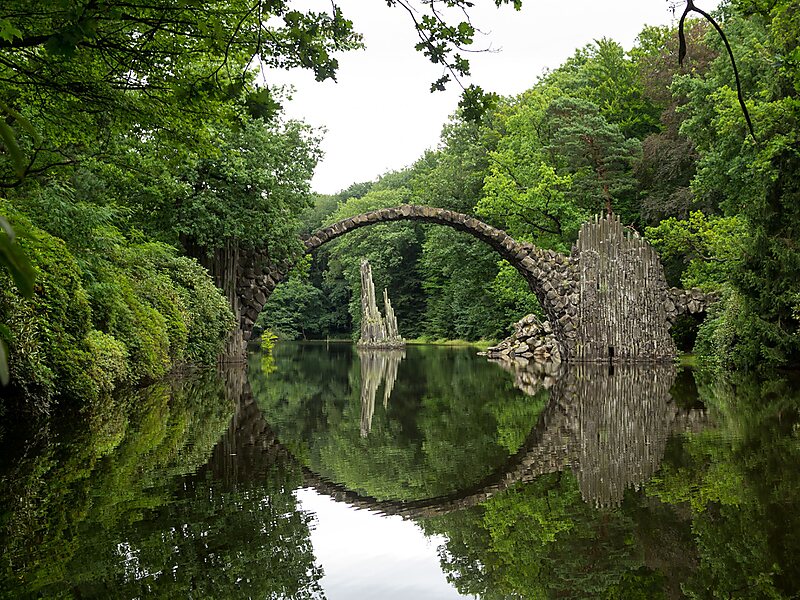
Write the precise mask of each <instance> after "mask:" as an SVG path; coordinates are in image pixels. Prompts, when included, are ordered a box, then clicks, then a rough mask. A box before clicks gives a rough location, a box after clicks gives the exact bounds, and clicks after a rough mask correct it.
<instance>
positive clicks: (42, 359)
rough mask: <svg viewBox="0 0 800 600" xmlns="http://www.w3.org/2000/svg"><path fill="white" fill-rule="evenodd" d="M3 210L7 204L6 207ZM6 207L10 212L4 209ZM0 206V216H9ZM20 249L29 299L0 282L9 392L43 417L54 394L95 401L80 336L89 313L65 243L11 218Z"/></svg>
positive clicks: (0, 315)
mask: <svg viewBox="0 0 800 600" xmlns="http://www.w3.org/2000/svg"><path fill="white" fill-rule="evenodd" d="M6 206H7V205H6ZM8 208H10V207H8ZM8 208H6V207H5V206H4V212H6V214H10V213H9V210H8ZM11 218H12V222H13V223H14V226H15V228H16V230H17V231H18V232H19V233H20V238H19V240H20V244H21V247H22V249H23V250H25V252H26V253H27V255H28V256H29V258H30V260H31V263H32V265H33V267H34V268H35V269H36V272H37V283H36V285H35V287H34V293H33V295H32V296H31V298H30V299H26V298H24V297H22V296H21V295H20V294H18V293H17V290H16V288H15V286H14V285H13V283H12V281H11V280H10V278H9V276H8V275H7V274H5V273H0V278H4V279H5V283H4V284H3V285H2V286H0V322H3V323H5V324H6V326H7V327H8V330H9V334H10V335H9V337H10V346H9V366H10V375H11V384H12V391H11V394H10V395H11V397H13V396H14V390H16V391H17V392H23V393H24V395H25V396H26V397H27V398H28V399H29V400H30V402H31V406H32V407H33V408H34V410H37V411H41V412H47V411H49V409H50V406H51V404H52V402H53V399H54V397H55V396H56V395H57V394H61V395H64V396H67V397H72V398H84V399H85V400H87V401H92V400H93V399H96V398H97V396H98V388H97V383H96V382H95V381H93V380H92V379H91V377H90V376H89V374H88V372H87V371H86V370H85V369H86V367H89V370H91V365H92V361H93V360H94V357H93V356H92V355H91V354H90V353H89V348H88V345H87V343H86V336H87V335H88V333H89V332H90V331H91V329H92V326H91V308H90V305H89V301H88V297H87V294H86V291H85V289H84V287H83V285H82V281H81V272H80V269H79V268H78V265H77V263H76V262H75V259H74V258H73V257H72V255H71V254H70V253H69V251H68V250H67V248H66V246H65V244H64V243H63V242H62V241H61V240H59V239H57V238H55V237H53V236H51V235H49V234H47V233H45V232H43V231H41V230H38V229H36V228H35V227H33V226H32V225H31V224H30V223H29V222H27V221H26V220H25V219H23V218H22V217H19V216H17V215H14V214H12V217H11Z"/></svg>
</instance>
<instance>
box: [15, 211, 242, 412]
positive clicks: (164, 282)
mask: <svg viewBox="0 0 800 600" xmlns="http://www.w3.org/2000/svg"><path fill="white" fill-rule="evenodd" d="M3 210H4V211H5V212H6V213H7V214H12V215H13V217H12V218H13V222H14V224H15V227H16V229H17V230H18V231H20V232H21V233H22V236H21V237H20V243H21V245H22V248H23V249H25V250H26V252H27V254H28V255H29V256H30V257H31V261H32V263H33V265H34V267H35V268H36V271H37V284H36V286H35V288H34V294H33V296H32V297H31V298H30V299H25V298H23V297H21V296H20V295H19V294H17V293H16V289H15V288H14V286H13V285H10V283H11V282H10V281H9V280H8V276H7V275H6V276H5V277H6V278H7V281H8V283H9V285H4V286H3V288H2V289H3V292H2V295H0V320H2V321H3V322H4V323H6V324H7V326H8V334H9V338H10V344H9V348H10V353H9V358H10V361H9V362H10V367H11V369H10V371H11V373H10V374H11V380H12V390H11V397H14V396H15V395H21V396H22V399H23V400H24V401H25V402H26V403H27V405H28V406H29V407H30V408H31V409H33V410H34V411H42V412H47V411H48V410H49V409H50V407H51V405H52V403H53V402H54V401H55V400H56V399H65V400H68V401H69V402H70V403H73V405H75V406H80V405H82V404H83V403H92V402H94V401H96V400H98V399H99V398H100V396H102V395H105V394H107V393H109V392H111V391H113V390H114V389H115V388H117V387H119V386H120V385H121V384H127V383H139V382H142V381H144V380H148V379H155V378H157V377H160V376H162V375H164V374H165V373H166V372H167V370H169V369H170V368H171V367H173V366H175V365H177V364H180V363H183V362H192V363H194V364H213V362H214V361H215V360H216V357H217V355H218V354H219V352H220V351H221V350H222V347H223V344H224V342H225V340H226V339H227V335H228V332H229V331H230V329H231V327H232V325H233V318H232V315H231V314H230V309H229V308H228V306H227V302H226V301H225V299H224V298H223V297H222V296H221V295H220V293H219V290H217V289H216V288H215V287H214V285H213V284H212V283H211V281H210V279H209V278H208V275H207V273H206V272H205V271H204V269H202V267H200V266H199V265H197V263H196V262H194V261H192V260H190V259H187V258H184V257H180V256H177V254H176V253H175V251H174V250H173V249H171V248H169V247H167V246H164V245H162V244H157V243H149V244H130V243H129V242H128V241H127V240H126V239H125V238H124V237H123V236H122V235H121V234H120V233H119V232H118V231H117V230H116V229H114V228H112V227H110V226H106V227H99V228H97V229H95V230H93V231H91V232H87V235H88V236H89V237H87V238H83V241H84V247H86V246H89V247H94V248H95V253H90V254H84V255H83V256H84V258H83V261H81V262H80V263H79V262H78V261H77V260H76V259H75V258H74V255H73V253H72V252H71V251H70V249H69V248H68V247H67V246H66V244H65V243H64V242H63V241H61V240H60V239H58V238H56V237H54V236H52V235H50V234H48V233H46V232H44V231H42V230H41V229H39V228H37V227H35V226H34V225H33V224H31V223H30V221H28V220H27V219H25V218H24V217H22V216H21V215H19V214H18V213H16V212H11V211H13V208H12V207H11V206H10V205H4V206H3ZM100 249H102V252H103V254H100V253H99V250H100Z"/></svg>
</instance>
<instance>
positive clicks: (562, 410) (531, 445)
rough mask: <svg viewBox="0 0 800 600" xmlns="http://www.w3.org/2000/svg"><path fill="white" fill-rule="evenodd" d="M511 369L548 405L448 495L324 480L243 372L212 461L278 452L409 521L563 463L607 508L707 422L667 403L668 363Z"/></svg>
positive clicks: (237, 467)
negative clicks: (269, 414)
mask: <svg viewBox="0 0 800 600" xmlns="http://www.w3.org/2000/svg"><path fill="white" fill-rule="evenodd" d="M515 377H516V383H517V386H518V387H520V388H521V389H523V391H525V392H526V393H536V392H537V391H538V390H539V389H541V387H542V386H545V387H547V386H550V398H549V402H548V404H547V406H546V407H545V409H544V410H543V411H542V413H541V414H540V415H539V417H538V420H537V422H536V423H535V424H534V425H533V427H532V429H531V430H530V433H529V434H528V435H527V437H526V439H525V441H524V442H523V443H522V445H521V446H520V448H519V449H518V450H517V452H516V453H515V454H514V455H513V456H510V457H509V458H508V459H507V460H506V461H505V463H503V464H502V465H500V466H499V467H498V468H496V469H495V471H494V472H493V473H491V474H489V475H487V476H486V477H485V478H484V479H483V480H481V481H478V482H476V483H475V484H474V485H472V486H470V487H468V488H466V489H462V490H458V491H456V492H453V493H451V494H447V495H442V496H436V497H432V498H424V499H420V500H414V501H403V500H392V499H377V498H374V497H371V496H369V495H365V494H362V493H359V492H357V491H354V490H351V489H348V488H347V487H346V486H344V485H342V484H338V483H335V482H332V481H329V480H327V479H326V478H324V477H322V476H321V475H319V474H318V473H315V472H314V471H312V470H311V469H309V468H308V467H307V466H304V465H302V463H300V462H299V461H298V460H297V459H296V458H295V457H294V456H293V455H292V454H291V452H290V451H289V450H288V449H287V448H286V447H285V446H284V445H283V444H282V443H281V441H280V440H279V439H278V437H277V435H276V433H275V432H274V431H273V430H272V428H271V427H270V425H269V424H268V422H267V420H266V419H265V417H264V415H263V414H262V413H261V410H260V408H259V407H258V405H257V403H256V402H255V400H254V398H253V396H252V393H251V392H250V390H249V386H248V385H247V382H246V375H243V376H242V377H241V378H240V379H242V380H243V381H244V386H243V388H242V393H241V394H240V395H239V396H238V398H239V402H238V405H237V411H236V415H235V417H234V419H233V421H232V422H231V425H230V428H229V431H228V435H227V436H226V437H225V440H224V441H223V442H222V443H221V444H219V445H218V447H217V448H215V451H214V457H213V458H212V461H211V462H210V464H211V465H212V469H214V470H215V471H217V472H216V476H217V477H223V478H225V479H236V478H237V477H242V476H248V477H253V476H258V475H259V474H260V473H266V472H267V471H268V467H269V465H270V464H272V463H273V462H275V461H276V460H283V461H287V460H288V461H290V462H292V463H295V464H298V465H299V466H300V468H301V470H302V472H303V485H304V486H305V487H310V488H313V489H314V490H315V491H316V492H318V493H320V494H323V495H326V496H329V497H331V498H333V499H334V500H336V501H338V502H344V503H347V504H348V505H350V506H353V507H355V508H361V509H365V510H370V511H374V512H379V513H381V514H386V515H399V516H402V517H403V518H409V519H417V518H425V517H432V516H437V515H442V514H447V513H449V512H453V511H457V510H462V509H465V508H469V507H472V506H475V505H477V504H480V503H482V502H485V501H486V500H487V499H489V498H490V497H491V496H493V495H494V494H496V493H499V492H502V491H503V490H506V489H508V488H510V487H512V486H515V485H517V484H520V483H526V482H530V481H533V480H534V479H536V478H537V477H540V476H541V475H544V474H546V473H554V472H563V471H566V470H571V471H572V472H573V473H575V475H576V477H577V480H578V485H579V487H580V490H581V495H582V497H583V499H584V500H585V501H587V502H589V503H592V504H594V505H595V506H601V507H610V506H617V505H619V504H620V502H621V501H622V499H623V495H624V492H625V490H626V489H628V488H638V487H639V486H640V485H641V484H643V483H645V482H646V481H648V480H649V479H650V478H651V477H652V476H653V475H654V474H655V473H656V471H657V470H658V468H659V466H660V464H661V460H662V459H663V456H664V452H665V449H666V444H667V439H668V438H669V436H670V435H672V434H675V433H682V432H686V431H694V432H697V431H699V430H701V429H702V428H704V427H705V426H706V425H707V424H708V421H707V416H706V413H705V411H704V410H684V409H681V408H679V407H678V406H677V405H676V404H675V403H674V402H673V400H672V397H671V395H670V388H671V387H672V385H673V384H674V382H675V379H676V371H675V368H674V367H673V366H672V365H653V366H652V367H649V368H647V369H643V368H641V367H636V366H633V365H620V366H618V367H616V368H615V369H613V372H610V371H609V368H608V367H606V366H604V365H589V364H586V365H572V366H566V367H561V368H560V369H559V370H558V371H557V372H552V371H547V372H543V371H534V370H532V369H531V368H528V369H524V370H522V371H520V372H517V373H515ZM231 457H235V459H232V458H231ZM234 460H235V461H238V462H237V463H236V464H234V463H233V461H234ZM243 465H246V468H243ZM234 483H235V482H234Z"/></svg>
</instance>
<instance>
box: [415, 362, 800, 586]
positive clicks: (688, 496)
mask: <svg viewBox="0 0 800 600" xmlns="http://www.w3.org/2000/svg"><path fill="white" fill-rule="evenodd" d="M667 375H668V376H667V377H663V374H662V375H658V376H656V375H653V376H652V377H653V378H654V379H655V381H653V383H654V387H653V388H652V389H653V391H652V393H650V394H648V395H645V396H642V397H640V398H639V402H640V405H643V406H644V407H645V408H646V409H648V410H646V411H643V412H644V414H643V415H636V414H630V412H629V411H630V409H631V408H632V407H634V406H636V403H635V402H634V398H635V396H634V395H632V393H631V388H627V391H626V392H625V393H623V394H619V393H617V392H616V391H615V390H614V389H613V388H614V387H615V386H617V385H621V386H624V385H626V384H625V382H626V381H627V380H628V378H629V376H631V375H630V374H629V373H625V372H624V371H623V372H620V370H619V369H618V368H617V369H615V372H614V376H613V377H619V379H618V380H617V381H611V380H610V379H609V378H605V379H604V378H603V377H599V376H596V375H595V374H591V373H589V372H588V370H587V369H583V373H582V374H581V372H580V370H579V371H578V372H577V373H573V374H567V375H566V377H564V378H562V379H560V380H559V383H558V385H557V386H556V387H560V388H561V389H560V390H556V389H555V388H554V391H553V394H554V395H555V394H556V393H557V392H558V393H559V394H561V398H564V397H565V392H568V394H566V395H567V396H568V395H569V394H575V395H576V396H577V400H578V401H577V402H576V403H575V404H574V405H573V407H572V413H571V414H572V415H573V416H572V418H573V419H574V422H575V423H577V424H579V425H580V427H579V428H578V430H579V431H580V432H581V433H582V436H583V438H582V440H583V441H582V442H581V443H578V444H577V445H575V444H573V448H572V450H570V452H571V453H573V454H574V455H575V459H576V462H575V464H574V467H575V473H574V474H573V473H571V472H570V471H569V470H567V471H565V472H562V473H552V474H546V475H543V476H541V477H538V478H536V479H535V480H533V481H531V482H528V483H520V484H518V485H517V486H514V487H512V488H511V489H509V490H507V491H505V492H502V493H499V494H496V495H495V496H493V497H492V498H490V499H488V500H487V501H486V502H484V503H483V504H481V505H479V506H475V507H472V508H470V509H468V510H464V511H460V512H454V513H451V514H448V515H445V516H442V517H436V518H433V519H426V520H424V521H422V525H423V527H424V529H425V531H426V532H427V533H429V534H434V533H438V534H443V535H445V536H446V537H447V542H446V543H445V544H444V545H443V546H442V547H441V548H440V556H441V561H442V566H443V569H444V570H445V571H446V573H447V574H448V577H449V578H450V580H451V581H453V583H454V584H455V585H456V587H457V588H458V589H459V591H461V592H462V593H471V594H475V595H477V596H478V597H480V598H482V599H483V600H488V599H494V598H498V599H499V598H558V597H570V598H626V599H627V598H642V599H644V598H681V597H685V596H684V594H688V595H689V597H692V598H741V599H745V598H781V599H787V600H788V599H789V598H794V597H796V592H797V590H798V589H800V571H799V570H798V568H797V565H798V564H800V543H798V541H797V536H796V532H797V531H800V517H798V515H800V510H798V509H800V506H798V503H800V477H798V470H797V465H798V464H800V443H798V439H800V434H799V433H798V432H800V400H799V398H800V394H798V392H797V391H796V390H795V389H793V388H791V387H789V386H788V385H787V384H786V383H785V382H783V383H781V382H778V383H776V382H770V383H762V384H759V383H757V382H755V381H754V380H752V379H746V378H740V379H738V380H737V381H736V382H735V383H733V384H725V385H720V384H719V383H714V384H713V385H707V384H706V385H701V386H700V397H701V398H702V399H703V401H704V402H705V403H706V404H707V405H709V406H711V407H712V410H713V412H714V418H713V420H712V422H713V423H714V424H715V425H714V427H713V428H710V427H705V428H704V427H703V425H707V423H705V421H704V420H703V415H702V413H699V412H693V411H680V410H678V409H676V408H675V404H674V403H673V401H672V400H665V397H664V394H665V390H666V389H668V386H667V384H668V383H670V382H672V381H673V378H672V376H671V375H669V374H667ZM648 377H650V376H648ZM598 378H599V379H600V381H599V383H598ZM645 379H647V377H645ZM593 380H594V382H593ZM618 382H619V383H618ZM586 388H588V389H589V393H588V394H587V390H586ZM634 389H635V386H634ZM676 389H677V388H673V394H674V393H675V392H676ZM581 397H582V398H584V400H582V401H581V400H580V398H581ZM673 400H674V401H677V402H679V403H681V404H686V402H685V399H682V398H677V397H676V398H673ZM688 404H689V405H691V404H692V402H689V403H688ZM565 410H569V408H568V405H567V406H566V407H565ZM659 414H660V415H661V416H662V419H661V420H662V422H664V421H665V422H667V423H670V422H671V423H672V424H673V426H672V429H673V430H679V431H686V430H688V431H692V432H693V433H692V434H691V435H689V436H688V437H673V438H670V439H666V435H667V434H668V433H669V431H670V427H668V426H663V425H662V426H658V424H657V423H655V422H651V421H657V420H658V419H657V416H658V415H659ZM620 422H621V423H620ZM620 424H621V425H622V427H621V428H620V427H619V426H620ZM626 424H627V425H626ZM631 428H634V429H633V430H631ZM564 433H565V438H564V439H565V440H566V439H568V438H569V436H568V435H567V434H568V433H569V432H568V431H567V430H565V431H564ZM591 453H600V458H599V459H593V458H592V457H591V456H589V455H590V454H591ZM614 453H616V454H614ZM662 460H663V464H662V465H661V467H660V469H658V468H657V466H658V463H659V462H661V461H662ZM604 472H605V473H609V474H612V475H614V476H616V477H617V479H616V482H615V483H614V484H613V485H609V486H606V485H605V482H604V481H603V482H600V485H599V487H598V485H597V478H599V477H600V475H599V474H601V473H604ZM603 477H605V475H603ZM626 485H633V486H634V487H637V488H639V489H640V492H639V493H630V492H629V493H626V494H624V496H622V495H620V496H615V495H614V494H617V493H621V490H622V488H624V487H625V486H626ZM590 494H593V495H592V496H589V495H590ZM587 496H589V497H590V498H591V499H592V500H597V502H596V504H597V505H598V507H595V502H591V503H587V502H585V501H584V498H585V497H587ZM659 500H660V502H659Z"/></svg>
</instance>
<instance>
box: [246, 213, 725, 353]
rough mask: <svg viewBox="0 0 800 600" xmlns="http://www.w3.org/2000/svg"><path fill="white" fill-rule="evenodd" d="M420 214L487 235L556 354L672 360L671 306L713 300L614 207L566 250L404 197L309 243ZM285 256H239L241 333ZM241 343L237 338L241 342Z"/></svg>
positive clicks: (278, 276) (693, 309) (700, 306)
mask: <svg viewBox="0 0 800 600" xmlns="http://www.w3.org/2000/svg"><path fill="white" fill-rule="evenodd" d="M403 220H411V221H423V222H428V223H435V224H439V225H445V226H448V227H452V228H454V229H457V230H459V231H464V232H466V233H469V234H470V235H472V236H474V237H476V238H477V239H479V240H481V241H483V242H484V243H486V244H488V245H489V246H490V247H491V248H493V249H494V250H495V251H497V253H498V254H499V255H500V256H501V257H502V258H504V259H506V260H507V261H508V262H509V263H510V264H511V265H512V266H514V268H516V269H517V271H519V273H520V274H521V275H522V276H523V278H525V280H526V281H527V282H528V285H529V286H530V288H531V290H532V291H533V292H534V294H536V297H537V298H538V299H539V302H540V304H541V306H542V309H543V311H544V314H545V321H544V322H543V323H542V327H545V324H546V326H547V328H549V329H550V330H551V332H550V333H549V335H552V339H553V340H555V341H556V346H554V348H557V352H554V351H549V354H550V355H551V356H555V355H556V354H557V355H558V356H559V357H560V359H561V360H563V361H569V362H596V361H604V362H605V361H611V362H632V361H654V362H661V361H669V360H672V359H673V357H674V356H675V354H676V349H675V345H674V343H673V342H672V340H671V338H670V336H669V327H670V326H671V324H672V323H673V322H674V320H675V318H677V316H678V315H680V314H683V313H687V312H688V313H697V312H704V311H705V308H706V306H707V305H708V304H709V303H710V302H713V301H714V300H715V298H714V297H713V296H709V295H706V294H703V293H702V292H701V291H700V290H679V289H673V288H669V287H668V286H667V283H666V280H665V278H664V272H663V268H662V266H661V262H660V260H659V259H658V256H657V254H656V253H655V251H654V250H653V249H652V248H651V247H650V246H649V245H648V244H647V243H646V242H645V241H644V240H642V239H641V238H639V236H638V235H637V234H636V233H635V232H629V231H627V230H626V229H625V227H624V226H623V225H622V224H621V223H620V221H619V219H618V218H617V217H616V216H609V217H602V218H599V217H598V218H596V219H595V220H594V221H592V222H590V223H585V224H584V226H583V227H582V228H581V231H580V234H579V237H578V241H577V242H576V244H575V246H574V247H573V250H572V253H571V254H570V255H569V256H566V255H564V254H561V253H558V252H554V251H553V250H543V249H541V248H537V247H536V246H534V245H532V244H529V243H526V242H518V241H516V240H515V239H513V238H512V237H511V236H509V235H508V234H506V233H505V232H504V231H502V230H500V229H496V228H495V227H492V226H490V225H487V224H486V223H483V222H482V221H479V220H478V219H476V218H475V217H471V216H468V215H464V214H461V213H457V212H454V211H450V210H445V209H441V208H435V207H432V206H414V205H409V204H404V205H401V206H398V207H394V208H384V209H380V210H375V211H372V212H368V213H365V214H361V215H357V216H354V217H350V218H348V219H344V220H342V221H339V222H338V223H334V224H333V225H330V226H328V227H324V228H322V229H320V230H318V231H316V232H314V233H313V234H312V235H311V236H309V238H308V239H306V240H305V242H304V244H305V248H306V253H311V252H313V251H314V250H316V249H317V248H319V247H320V246H322V245H323V244H326V243H327V242H329V241H331V240H333V239H336V238H337V237H339V236H342V235H345V234H346V233H348V232H350V231H353V230H355V229H359V228H361V227H366V226H369V225H372V224H375V223H385V222H391V221H403ZM290 268H291V265H290V264H288V263H287V264H281V265H275V264H271V263H269V261H268V258H267V257H266V256H265V255H263V254H259V253H253V254H251V255H250V256H249V257H248V258H247V260H244V261H243V262H242V265H241V266H240V274H239V279H238V282H239V283H238V297H239V302H240V306H241V311H240V315H241V316H240V328H241V331H242V339H243V340H244V341H245V342H246V341H247V340H248V339H249V337H250V334H251V331H252V327H253V323H254V322H255V320H256V318H257V317H258V314H259V312H260V311H261V309H262V308H263V306H264V303H265V302H266V299H267V298H268V297H269V295H270V294H271V293H272V291H273V290H274V289H275V287H276V286H277V285H278V283H280V281H281V280H282V279H283V278H284V277H285V276H286V274H287V273H288V272H289V270H290ZM243 350H244V349H243V348H242V351H243Z"/></svg>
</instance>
